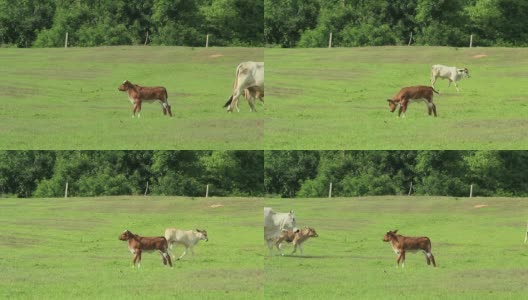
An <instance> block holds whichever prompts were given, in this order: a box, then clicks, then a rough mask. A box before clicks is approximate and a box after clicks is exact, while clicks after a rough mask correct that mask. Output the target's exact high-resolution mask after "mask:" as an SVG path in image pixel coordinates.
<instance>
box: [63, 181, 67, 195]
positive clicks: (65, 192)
mask: <svg viewBox="0 0 528 300" xmlns="http://www.w3.org/2000/svg"><path fill="white" fill-rule="evenodd" d="M64 198H68V181H66V187H65V188H64Z"/></svg>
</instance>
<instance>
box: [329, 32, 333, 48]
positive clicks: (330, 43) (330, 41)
mask: <svg viewBox="0 0 528 300" xmlns="http://www.w3.org/2000/svg"><path fill="white" fill-rule="evenodd" d="M328 48H332V33H331V32H330V38H329V39H328Z"/></svg>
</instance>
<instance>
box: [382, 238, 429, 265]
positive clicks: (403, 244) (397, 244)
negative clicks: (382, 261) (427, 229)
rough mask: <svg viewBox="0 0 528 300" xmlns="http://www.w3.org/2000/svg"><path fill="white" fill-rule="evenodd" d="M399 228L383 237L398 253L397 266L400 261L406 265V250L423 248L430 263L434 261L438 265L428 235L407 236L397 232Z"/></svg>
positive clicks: (413, 250)
mask: <svg viewBox="0 0 528 300" xmlns="http://www.w3.org/2000/svg"><path fill="white" fill-rule="evenodd" d="M396 232H398V230H394V231H389V232H387V233H386V234H385V236H384V237H383V241H384V242H390V244H391V247H392V250H394V253H396V255H398V258H397V259H396V267H399V266H400V261H401V262H402V268H404V267H405V252H406V251H410V252H417V251H420V250H422V251H423V253H424V254H425V259H426V262H427V264H428V265H430V264H431V262H432V263H433V266H435V267H436V262H435V259H434V256H433V253H432V252H431V241H430V240H429V238H428V237H407V236H403V235H399V234H396Z"/></svg>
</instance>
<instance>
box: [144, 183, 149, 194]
mask: <svg viewBox="0 0 528 300" xmlns="http://www.w3.org/2000/svg"><path fill="white" fill-rule="evenodd" d="M147 193H148V181H147V187H146V188H145V195H144V196H146V195H147Z"/></svg>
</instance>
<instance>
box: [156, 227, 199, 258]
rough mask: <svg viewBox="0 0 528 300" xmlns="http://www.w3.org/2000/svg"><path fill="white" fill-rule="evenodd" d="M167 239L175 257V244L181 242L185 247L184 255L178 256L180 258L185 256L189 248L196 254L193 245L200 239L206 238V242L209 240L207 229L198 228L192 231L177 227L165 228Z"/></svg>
mask: <svg viewBox="0 0 528 300" xmlns="http://www.w3.org/2000/svg"><path fill="white" fill-rule="evenodd" d="M165 239H166V240H167V242H168V243H169V250H170V252H171V255H172V258H173V259H174V258H175V256H174V254H173V253H172V245H173V244H181V245H183V246H184V247H185V250H184V251H183V253H182V255H180V257H178V259H181V258H182V257H184V256H185V254H187V250H189V249H191V253H192V254H193V255H194V250H193V247H194V246H195V245H196V244H198V242H199V241H200V240H205V241H206V242H207V241H208V240H209V239H208V238H207V231H205V230H200V229H196V231H192V230H180V229H176V228H167V229H165Z"/></svg>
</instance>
